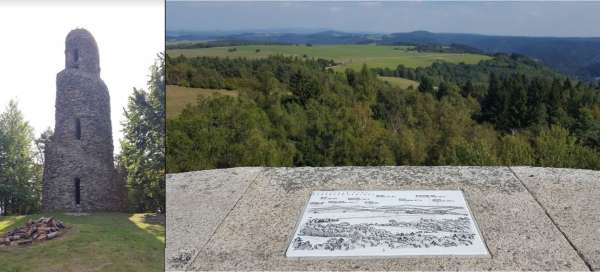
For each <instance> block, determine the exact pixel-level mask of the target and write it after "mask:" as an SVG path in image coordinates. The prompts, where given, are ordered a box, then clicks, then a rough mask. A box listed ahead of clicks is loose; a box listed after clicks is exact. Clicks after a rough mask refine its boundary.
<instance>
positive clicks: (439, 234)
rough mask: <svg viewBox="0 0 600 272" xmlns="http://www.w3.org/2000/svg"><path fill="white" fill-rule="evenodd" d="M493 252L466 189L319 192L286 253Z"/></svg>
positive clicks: (477, 254)
mask: <svg viewBox="0 0 600 272" xmlns="http://www.w3.org/2000/svg"><path fill="white" fill-rule="evenodd" d="M479 255H481V256H489V253H488V251H487V248H486V246H485V244H484V243H483V240H482V238H481V235H480V233H479V229H478V228H477V224H476V222H475V220H474V219H473V216H472V214H471V212H470V210H469V208H468V205H467V203H466V201H465V198H464V195H463V193H462V191H315V192H313V193H312V194H311V196H310V200H309V201H308V204H307V205H306V207H305V209H304V213H303V214H302V217H301V218H300V221H299V223H298V225H297V227H296V230H295V233H294V236H293V238H292V240H291V242H290V245H289V247H288V249H287V251H286V256H287V257H394V256H398V257H400V256H479Z"/></svg>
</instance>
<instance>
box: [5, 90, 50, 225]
mask: <svg viewBox="0 0 600 272" xmlns="http://www.w3.org/2000/svg"><path fill="white" fill-rule="evenodd" d="M32 142H33V129H32V128H31V127H30V126H29V124H28V123H27V121H25V120H24V118H23V114H22V113H21V111H20V110H19V109H18V105H17V103H16V102H15V101H10V102H9V103H8V106H7V107H6V110H5V111H4V112H3V113H2V114H0V212H2V213H4V214H26V213H31V212H35V211H37V210H38V209H39V200H40V187H39V185H40V178H41V172H39V170H40V168H39V167H36V165H35V163H34V158H33V156H34V151H33V147H32Z"/></svg>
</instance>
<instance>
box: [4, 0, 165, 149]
mask: <svg viewBox="0 0 600 272" xmlns="http://www.w3.org/2000/svg"><path fill="white" fill-rule="evenodd" d="M46 2H50V1H29V2H26V1H11V2H10V3H9V2H6V1H2V2H0V37H2V42H0V52H1V53H2V59H1V60H0V82H2V84H1V87H0V111H4V110H5V109H6V106H7V105H8V101H9V100H10V99H14V100H16V101H17V102H18V104H19V108H20V109H21V111H22V112H23V113H24V115H25V118H26V119H27V120H28V121H29V123H30V124H31V125H32V126H33V127H34V129H35V134H36V137H37V136H39V134H40V133H41V132H43V131H44V130H45V129H46V128H47V127H51V128H53V129H54V103H55V97H56V74H57V73H58V72H60V71H61V70H62V69H64V65H65V61H64V57H65V55H64V51H65V38H66V36H67V34H68V33H69V31H71V30H73V29H75V28H77V27H83V28H85V29H87V30H89V31H90V32H91V33H92V35H93V36H94V38H95V39H96V42H97V44H98V47H99V53H100V69H101V73H100V76H101V77H102V79H103V80H104V82H105V83H106V85H107V87H108V91H109V94H110V99H111V120H112V128H113V142H114V145H115V151H118V150H119V149H120V148H119V139H120V138H121V135H122V133H121V122H122V121H123V120H124V118H123V108H124V107H125V106H126V104H127V98H128V96H129V95H130V94H131V92H132V90H133V87H136V88H143V89H147V81H148V79H149V77H148V75H149V73H150V71H149V67H150V65H152V64H153V62H154V60H155V59H156V55H157V54H158V53H159V52H162V51H163V50H164V2H163V1H162V0H144V1H139V0H137V1H118V2H117V1H99V2H96V1H62V2H60V1H59V2H52V4H51V5H49V4H46ZM79 2H85V4H81V3H79ZM25 3H26V4H25Z"/></svg>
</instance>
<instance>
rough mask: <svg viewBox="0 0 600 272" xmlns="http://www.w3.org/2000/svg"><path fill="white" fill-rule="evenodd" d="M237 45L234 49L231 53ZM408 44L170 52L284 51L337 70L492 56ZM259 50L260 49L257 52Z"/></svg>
mask: <svg viewBox="0 0 600 272" xmlns="http://www.w3.org/2000/svg"><path fill="white" fill-rule="evenodd" d="M231 48H236V49H237V50H236V51H234V52H229V51H228V50H229V49H231ZM409 48H410V47H408V46H384V45H315V46H306V45H299V46H296V45H244V46H228V47H212V48H197V49H171V50H167V54H169V55H170V56H171V57H176V56H179V55H185V56H188V57H194V56H212V57H247V58H264V57H267V56H269V55H274V54H282V55H287V56H298V57H303V56H304V55H306V56H307V57H309V58H324V59H333V60H335V61H336V62H338V63H342V64H341V65H338V66H336V67H334V69H335V70H336V71H343V70H345V69H346V68H353V69H355V70H356V69H360V68H361V67H362V65H363V64H364V63H366V64H367V65H368V66H369V67H373V68H374V67H381V68H386V67H387V68H390V69H394V68H396V67H397V66H398V64H403V65H404V66H406V67H411V68H415V67H426V66H429V65H431V64H432V63H433V62H435V61H447V62H452V63H460V62H464V63H467V64H475V63H478V62H479V61H481V60H485V59H489V58H490V57H489V56H484V55H478V54H452V53H420V52H416V51H411V50H409ZM257 50H258V52H257Z"/></svg>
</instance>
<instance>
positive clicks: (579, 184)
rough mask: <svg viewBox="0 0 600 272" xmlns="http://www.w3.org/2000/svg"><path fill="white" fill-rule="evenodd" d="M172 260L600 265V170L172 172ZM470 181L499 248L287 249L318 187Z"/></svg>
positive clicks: (429, 266) (446, 185)
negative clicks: (327, 253)
mask: <svg viewBox="0 0 600 272" xmlns="http://www.w3.org/2000/svg"><path fill="white" fill-rule="evenodd" d="M166 189H167V195H168V197H167V218H166V219H167V237H168V238H167V241H166V242H167V249H166V254H165V257H166V269H167V270H170V271H173V270H578V271H581V270H600V209H599V208H600V171H591V170H575V169H557V168H538V167H471V166H469V167H455V166H439V167H427V166H389V167H388V166H382V167H317V168H311V167H299V168H268V167H245V168H230V169H219V170H207V171H198V172H188V173H179V174H170V175H167V188H166ZM328 190H349V191H350V190H352V191H361V190H365V191H366V190H462V191H463V193H464V196H465V199H466V201H467V202H468V205H469V207H470V210H471V212H472V214H473V217H474V218H475V220H476V221H477V225H478V227H479V230H480V232H481V236H482V238H483V240H484V242H485V244H486V246H487V249H488V250H489V253H490V255H491V256H490V257H481V256H479V257H465V256H461V257H450V256H440V257H399V258H398V257H375V258H370V257H369V258H356V257H355V258H349V257H345V258H335V259H332V258H329V259H328V258H320V259H310V258H301V259H297V258H296V259H294V258H287V257H286V255H285V253H286V249H287V248H288V246H289V243H290V240H291V238H292V236H293V234H294V231H295V229H296V224H297V223H298V220H299V217H300V215H301V214H302V212H303V209H304V207H305V205H306V203H307V200H308V198H309V196H310V194H311V192H313V191H328Z"/></svg>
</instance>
